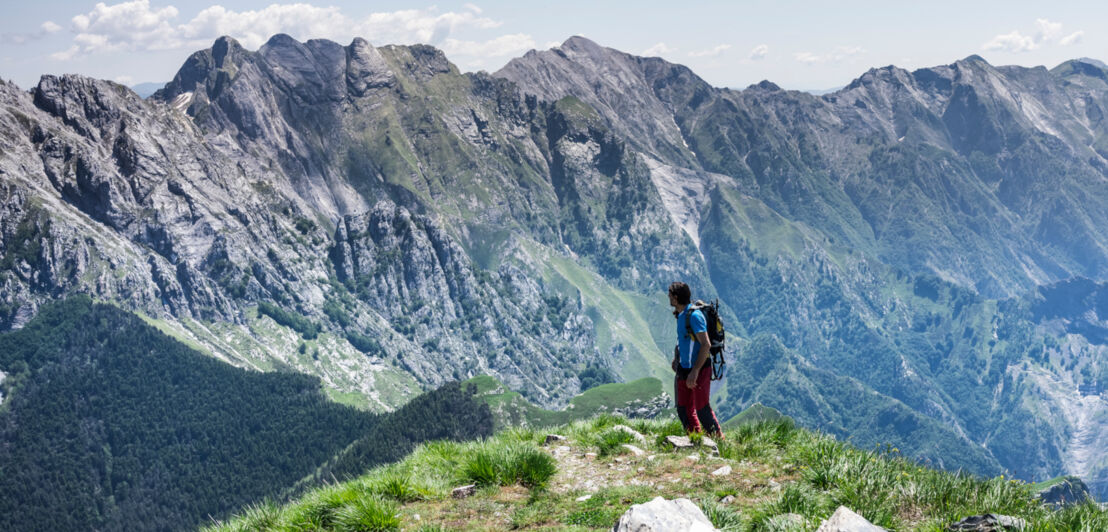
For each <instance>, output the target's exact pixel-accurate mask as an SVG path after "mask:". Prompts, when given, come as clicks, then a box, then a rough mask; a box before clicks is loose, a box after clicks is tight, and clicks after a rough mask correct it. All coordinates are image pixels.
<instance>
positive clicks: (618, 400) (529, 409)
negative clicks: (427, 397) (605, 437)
mask: <svg viewBox="0 0 1108 532" xmlns="http://www.w3.org/2000/svg"><path fill="white" fill-rule="evenodd" d="M463 384H473V385H474V386H476V387H477V392H478V395H479V396H480V397H481V398H482V399H483V400H484V401H485V402H486V403H488V405H489V408H491V409H492V411H493V416H494V417H495V418H496V421H497V426H498V428H504V427H507V426H527V427H547V426H551V425H562V424H566V423H570V422H573V421H577V420H580V419H587V418H589V417H592V416H594V415H596V414H600V413H604V412H611V411H612V410H614V409H616V408H621V407H624V406H626V405H628V404H629V403H635V402H647V401H650V400H651V399H654V398H655V397H657V396H659V395H662V394H663V393H664V392H663V391H662V383H661V381H659V380H658V379H655V378H653V377H644V378H642V379H639V380H636V381H633V382H628V383H611V384H602V385H600V386H597V387H595V388H591V389H588V390H585V391H584V392H583V393H581V394H579V395H577V396H576V397H574V398H573V399H571V400H570V402H569V406H567V407H566V408H565V409H564V410H544V409H542V408H539V407H537V406H535V405H533V404H531V403H530V402H529V401H528V400H527V399H525V398H524V397H523V396H522V395H520V394H519V393H518V392H513V391H511V390H509V389H507V388H506V387H504V385H502V384H501V383H500V382H499V381H497V380H496V379H495V378H493V377H490V376H487V375H482V376H478V377H474V378H472V379H469V380H468V381H465V382H464V383H463Z"/></svg>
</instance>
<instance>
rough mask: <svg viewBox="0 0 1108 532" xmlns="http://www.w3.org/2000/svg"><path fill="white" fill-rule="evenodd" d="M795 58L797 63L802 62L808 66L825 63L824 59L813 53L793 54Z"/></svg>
mask: <svg viewBox="0 0 1108 532" xmlns="http://www.w3.org/2000/svg"><path fill="white" fill-rule="evenodd" d="M793 57H794V58H796V60H797V61H800V62H801V63H804V64H807V65H810V64H813V63H822V62H823V58H822V57H820V56H818V55H816V54H813V53H812V52H797V53H795V54H793Z"/></svg>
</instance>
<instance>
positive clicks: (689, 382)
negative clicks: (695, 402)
mask: <svg viewBox="0 0 1108 532" xmlns="http://www.w3.org/2000/svg"><path fill="white" fill-rule="evenodd" d="M698 373H700V370H697V369H694V370H692V371H690V372H689V377H688V378H687V379H685V386H688V387H689V389H690V390H695V389H696V377H697V374H698Z"/></svg>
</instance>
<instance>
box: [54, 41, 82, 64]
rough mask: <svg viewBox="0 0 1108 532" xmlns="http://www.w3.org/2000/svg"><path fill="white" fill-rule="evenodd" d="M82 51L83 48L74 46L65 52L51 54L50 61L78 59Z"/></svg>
mask: <svg viewBox="0 0 1108 532" xmlns="http://www.w3.org/2000/svg"><path fill="white" fill-rule="evenodd" d="M80 51H81V47H80V46H77V45H76V44H74V45H73V46H70V47H69V48H67V49H65V50H62V51H60V52H54V53H52V54H50V59H53V60H54V61H69V60H70V59H73V58H74V57H76V56H77V54H78V53H79V52H80Z"/></svg>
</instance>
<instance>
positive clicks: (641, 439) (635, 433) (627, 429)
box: [612, 425, 646, 443]
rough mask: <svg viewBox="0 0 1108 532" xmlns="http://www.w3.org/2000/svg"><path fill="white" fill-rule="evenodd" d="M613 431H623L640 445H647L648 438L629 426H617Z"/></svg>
mask: <svg viewBox="0 0 1108 532" xmlns="http://www.w3.org/2000/svg"><path fill="white" fill-rule="evenodd" d="M612 430H621V431H623V432H626V433H628V434H630V435H631V437H632V438H635V441H637V442H639V443H646V436H643V435H642V433H641V432H639V431H637V430H635V429H633V428H631V427H628V426H627V425H616V426H614V427H612Z"/></svg>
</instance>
